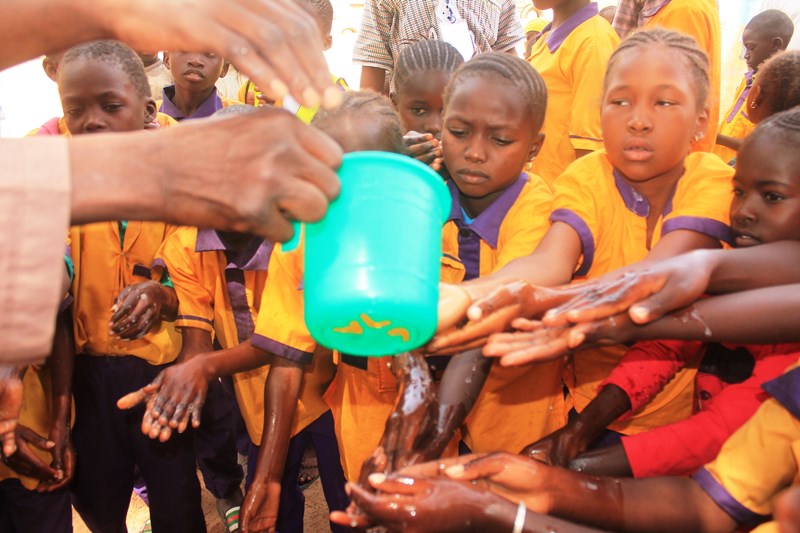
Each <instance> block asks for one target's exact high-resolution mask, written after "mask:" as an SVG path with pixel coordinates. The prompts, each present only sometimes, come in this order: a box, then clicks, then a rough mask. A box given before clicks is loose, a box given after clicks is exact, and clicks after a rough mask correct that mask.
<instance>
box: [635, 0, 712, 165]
mask: <svg viewBox="0 0 800 533" xmlns="http://www.w3.org/2000/svg"><path fill="white" fill-rule="evenodd" d="M642 16H643V17H644V18H645V22H644V24H643V25H642V28H645V29H651V28H664V29H667V30H673V31H678V32H681V33H683V34H685V35H688V36H690V37H692V38H693V39H694V40H695V41H697V45H698V46H699V47H700V50H702V51H703V52H705V53H706V55H707V56H708V60H709V68H708V75H709V81H710V85H709V90H708V109H709V111H708V120H709V123H708V129H707V130H706V131H705V132H703V136H702V138H701V139H700V140H699V141H698V142H697V143H696V144H695V145H694V146H693V148H692V149H693V150H695V151H702V152H710V151H712V150H713V149H714V145H715V144H716V139H717V128H718V125H719V107H720V90H721V84H722V56H721V54H722V43H721V34H722V30H721V29H720V24H719V8H718V7H717V2H716V0H666V1H664V2H663V3H661V4H660V5H659V6H658V7H656V8H653V9H652V10H650V11H647V12H644V11H643V12H642Z"/></svg>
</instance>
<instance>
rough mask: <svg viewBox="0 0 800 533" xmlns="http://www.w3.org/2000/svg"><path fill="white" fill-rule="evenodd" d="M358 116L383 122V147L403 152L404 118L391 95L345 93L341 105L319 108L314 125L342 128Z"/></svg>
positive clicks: (365, 92) (331, 128) (390, 150)
mask: <svg viewBox="0 0 800 533" xmlns="http://www.w3.org/2000/svg"><path fill="white" fill-rule="evenodd" d="M354 118H368V119H369V120H371V121H374V122H380V126H381V127H380V131H381V132H382V135H383V139H381V146H384V147H385V150H386V151H387V152H396V153H403V151H404V149H405V143H404V142H403V129H402V127H401V126H400V117H399V116H398V114H397V111H395V109H394V106H393V105H392V102H391V101H390V100H389V99H388V98H387V97H385V96H383V95H381V94H378V93H375V92H372V91H347V92H345V93H344V96H343V98H342V103H341V104H340V105H339V106H337V107H335V108H333V109H320V110H319V111H317V113H316V115H314V118H313V119H312V120H311V125H312V126H315V127H316V128H318V129H320V130H322V131H326V132H332V131H336V130H338V129H341V128H342V125H343V124H345V123H347V122H349V121H351V120H353V119H354Z"/></svg>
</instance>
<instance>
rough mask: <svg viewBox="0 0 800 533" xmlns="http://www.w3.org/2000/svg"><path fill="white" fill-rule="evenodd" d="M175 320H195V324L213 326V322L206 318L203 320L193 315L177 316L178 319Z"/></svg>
mask: <svg viewBox="0 0 800 533" xmlns="http://www.w3.org/2000/svg"><path fill="white" fill-rule="evenodd" d="M176 320H196V321H197V322H204V323H206V324H208V325H209V326H213V325H214V321H213V320H209V319H207V318H203V317H201V316H195V315H178V318H177V319H176Z"/></svg>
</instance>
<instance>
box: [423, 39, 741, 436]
mask: <svg viewBox="0 0 800 533" xmlns="http://www.w3.org/2000/svg"><path fill="white" fill-rule="evenodd" d="M707 67H708V60H707V58H706V56H705V54H704V53H703V52H702V51H701V50H700V49H699V48H698V47H697V46H696V44H695V43H694V42H693V41H692V40H691V39H689V38H687V37H685V36H683V35H681V34H678V33H676V32H669V31H665V30H660V29H656V30H650V31H640V32H636V33H634V34H632V35H631V36H630V37H629V38H628V39H626V40H625V41H623V43H622V44H620V47H619V48H618V49H617V51H616V52H614V54H613V55H612V57H611V60H610V61H609V66H608V70H607V72H606V79H605V87H606V90H605V94H604V97H603V107H602V125H603V134H604V140H605V149H604V150H601V151H598V152H595V153H594V154H590V155H588V156H585V157H583V158H581V159H579V160H578V161H576V162H575V163H573V164H572V165H570V167H569V168H568V169H567V171H566V172H565V173H564V174H562V175H561V176H560V177H559V178H558V179H557V180H556V182H555V199H554V202H553V207H554V211H553V213H552V215H551V217H550V221H551V223H552V225H551V226H550V229H549V230H548V232H547V234H546V235H545V237H544V238H543V239H542V242H541V243H540V244H539V246H538V247H537V248H536V251H535V252H534V253H533V254H531V255H530V256H527V257H525V258H522V259H520V260H516V261H512V262H511V263H509V264H508V265H506V266H505V267H504V268H502V269H500V270H499V271H498V272H497V273H496V274H494V275H492V276H490V277H489V279H487V280H480V281H476V282H471V283H468V284H465V285H464V287H463V292H462V293H461V295H460V296H458V297H457V296H455V294H458V293H456V292H453V293H452V294H453V295H452V296H451V301H452V302H456V303H458V299H460V301H461V303H460V304H458V308H457V309H454V310H453V311H452V313H451V312H450V311H449V310H446V311H447V312H444V313H443V314H442V315H440V316H445V317H447V316H448V315H450V314H452V315H453V316H457V315H459V314H460V313H462V312H463V311H462V309H463V310H466V309H465V308H466V307H468V306H469V304H468V302H469V301H471V300H473V299H474V298H480V297H483V296H487V295H488V294H489V293H490V292H491V291H492V290H494V289H495V288H497V287H498V286H500V287H506V288H507V289H509V290H511V289H513V287H514V285H506V284H505V282H503V281H498V280H502V279H503V278H506V279H508V278H521V279H523V280H526V281H527V282H533V283H537V284H540V285H558V284H564V283H568V282H569V281H570V280H571V279H572V278H573V277H575V276H578V277H588V278H594V277H597V276H600V275H602V274H605V273H608V272H611V271H613V270H615V269H619V268H622V267H625V266H626V265H629V264H632V263H635V262H637V261H642V260H653V259H657V258H663V257H669V256H672V255H675V254H678V253H682V252H684V251H687V250H691V249H695V248H712V247H718V246H720V245H721V242H724V241H727V240H729V238H730V228H729V226H728V221H729V214H728V211H729V206H730V200H731V189H732V187H731V177H732V175H733V169H731V168H730V167H728V166H727V165H725V164H724V163H723V162H722V161H721V160H720V159H719V158H718V157H716V156H713V155H709V154H702V153H701V154H692V155H690V156H688V157H687V153H688V152H689V148H690V146H691V145H692V143H693V142H694V141H695V140H697V139H698V138H699V136H700V134H701V133H702V132H703V131H705V128H706V126H707V122H708V113H707V111H706V108H705V105H704V104H705V101H706V92H707V89H708V75H707ZM502 292H503V291H501V293H502ZM450 293H451V291H448V294H450ZM501 293H500V294H501ZM509 296H511V297H512V298H511V301H513V302H521V303H522V304H523V305H524V308H523V309H519V310H514V308H510V309H509V310H508V311H506V315H507V316H506V315H504V316H503V318H502V321H503V324H506V323H509V322H510V321H511V320H512V319H513V317H515V316H520V315H525V316H533V315H535V308H536V305H535V303H536V300H535V296H534V297H533V298H531V295H530V294H529V293H527V292H526V291H519V290H515V292H513V293H512V294H511V295H509ZM506 303H508V302H506ZM462 306H463V307H462ZM531 306H532V307H531ZM481 315H482V311H481V310H480V308H479V307H477V306H475V307H473V308H472V309H470V318H472V319H473V320H476V319H478V318H479V317H480V316H481ZM490 316H491V315H490ZM487 320H488V319H487ZM473 331H474V327H473ZM456 335H457V336H456ZM469 335H470V334H469V333H468V331H464V332H457V333H456V334H454V335H444V336H442V337H441V338H440V339H437V340H435V341H434V343H432V345H431V348H432V349H433V350H441V349H443V348H444V347H446V346H451V347H452V346H453V345H458V343H460V342H464V338H465V337H468V336H469ZM623 353H624V349H623V347H620V346H611V347H605V348H598V349H594V350H587V351H585V352H581V353H580V354H579V355H578V356H576V357H575V360H574V363H573V365H574V369H573V370H572V371H571V372H567V373H565V379H566V380H567V383H568V385H569V387H570V391H571V393H572V399H573V402H574V406H575V408H576V409H577V411H579V412H580V411H581V410H583V408H584V407H585V406H586V404H587V403H588V402H589V401H590V400H591V399H592V398H593V397H594V396H595V394H596V387H597V385H598V384H599V383H600V381H601V380H602V379H604V378H605V377H606V376H607V375H608V373H609V372H610V370H611V369H612V368H613V367H614V366H615V365H616V363H617V362H618V361H619V358H620V357H621V356H622V354H623ZM693 380H694V371H693V370H685V371H684V373H683V374H679V375H678V376H677V377H676V378H675V379H674V380H673V381H672V382H670V383H669V384H668V385H667V386H666V387H665V388H664V389H663V391H662V392H661V394H660V396H657V397H656V398H655V399H654V400H653V402H651V403H650V404H649V405H648V407H646V408H645V409H644V410H643V411H642V412H640V413H638V415H637V416H635V417H632V418H630V419H628V420H626V421H625V423H623V424H619V425H615V426H613V427H614V429H616V430H617V431H620V432H623V433H626V434H635V433H638V432H641V431H643V430H646V429H649V428H652V427H655V426H659V425H664V424H666V423H670V422H673V421H676V420H680V419H682V418H685V417H686V416H687V415H688V414H689V413H690V410H691V398H692V392H693Z"/></svg>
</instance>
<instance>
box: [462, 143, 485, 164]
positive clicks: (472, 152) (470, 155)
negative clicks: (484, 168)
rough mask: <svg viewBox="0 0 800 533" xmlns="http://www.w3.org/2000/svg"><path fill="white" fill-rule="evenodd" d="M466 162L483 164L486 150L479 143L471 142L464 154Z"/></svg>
mask: <svg viewBox="0 0 800 533" xmlns="http://www.w3.org/2000/svg"><path fill="white" fill-rule="evenodd" d="M465 157H466V158H467V161H470V162H472V163H483V162H484V161H486V150H485V149H484V147H483V144H482V143H481V142H479V141H473V142H471V143H470V144H469V146H467V152H466V154H465Z"/></svg>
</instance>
